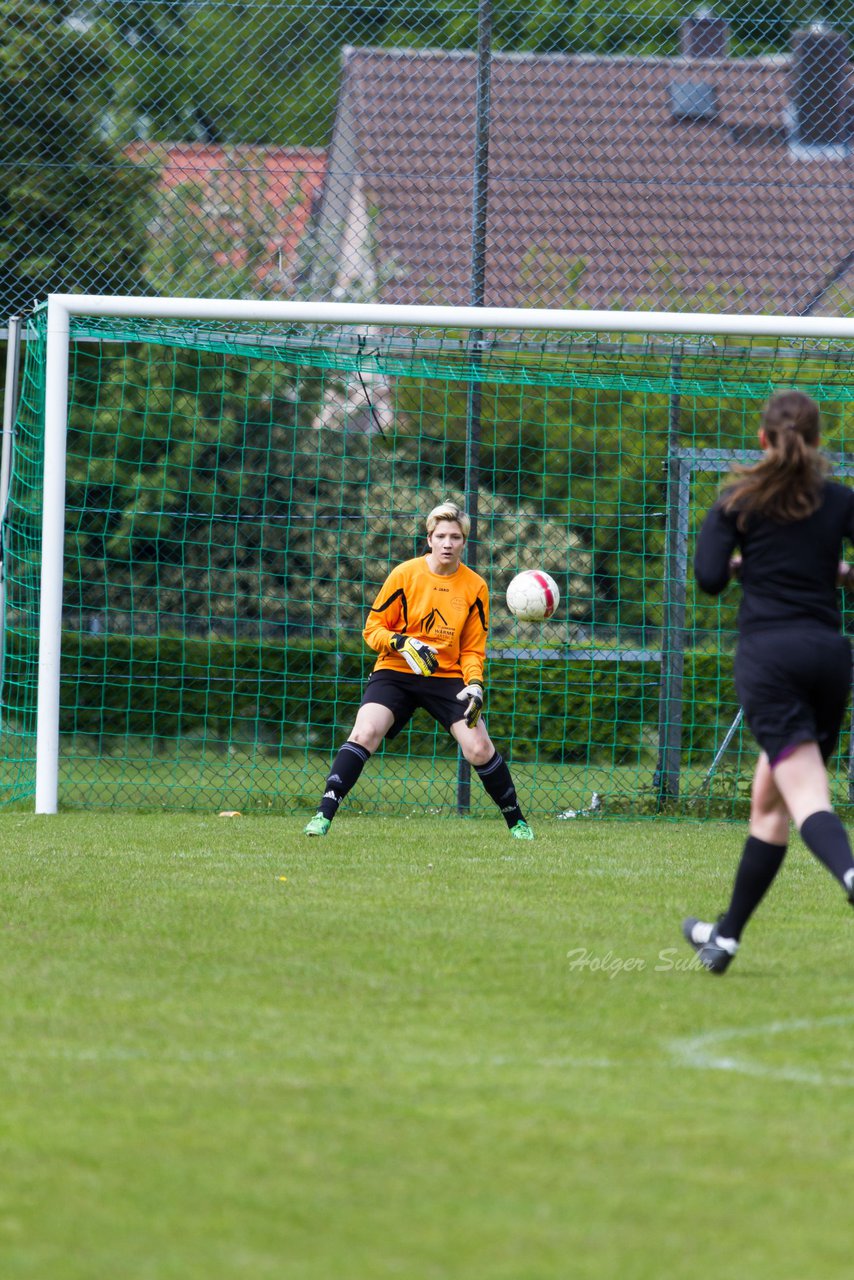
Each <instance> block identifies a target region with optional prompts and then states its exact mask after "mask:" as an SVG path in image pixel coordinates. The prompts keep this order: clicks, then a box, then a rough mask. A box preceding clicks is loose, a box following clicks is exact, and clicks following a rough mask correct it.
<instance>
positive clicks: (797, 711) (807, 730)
mask: <svg viewBox="0 0 854 1280" xmlns="http://www.w3.org/2000/svg"><path fill="white" fill-rule="evenodd" d="M735 688H736V692H737V694H738V699H739V702H740V703H741V705H742V707H743V708H744V718H745V720H746V721H747V723H748V725H749V726H750V730H751V732H752V734H753V736H754V738H755V739H756V741H757V742H758V743H759V745H760V747H761V748H762V750H763V751H764V752H765V753H766V754H767V756H768V759H769V760H770V761H771V763H772V764H775V763H776V762H777V761H778V760H779V759H780V757H781V756H783V755H784V754H785V753H786V751H787V749H791V748H792V747H796V746H799V745H800V744H801V743H802V742H817V743H818V746H819V750H820V751H821V754H822V756H823V758H824V760H825V761H827V760H829V759H830V757H831V756H832V755H833V752H834V751H835V750H836V744H837V742H838V740H839V733H840V730H841V728H842V722H843V720H844V718H845V708H846V706H847V705H848V696H849V694H850V692H851V645H850V643H849V641H848V639H847V637H846V636H842V635H839V634H838V633H837V632H835V631H830V630H828V629H825V628H819V627H815V628H812V629H803V630H799V631H757V632H755V633H753V634H751V635H747V636H744V637H743V638H742V639H741V640H739V642H738V649H737V651H736V655H735Z"/></svg>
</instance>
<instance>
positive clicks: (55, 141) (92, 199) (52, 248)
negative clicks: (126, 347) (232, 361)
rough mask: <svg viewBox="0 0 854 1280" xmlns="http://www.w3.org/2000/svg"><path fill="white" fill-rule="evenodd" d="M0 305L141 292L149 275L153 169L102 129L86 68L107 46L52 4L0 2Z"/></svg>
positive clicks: (105, 57) (101, 64)
mask: <svg viewBox="0 0 854 1280" xmlns="http://www.w3.org/2000/svg"><path fill="white" fill-rule="evenodd" d="M0 24H2V25H0V135H2V137H3V154H4V166H3V182H2V187H0V303H2V306H3V311H4V314H8V313H9V312H10V311H17V310H21V309H24V308H28V307H29V306H30V305H31V304H32V303H33V302H34V301H36V300H37V299H39V298H43V297H44V296H45V295H46V294H48V293H49V292H51V291H52V290H64V291H70V290H74V289H79V290H81V291H88V292H93V291H96V290H100V291H103V292H133V291H135V290H138V288H139V284H140V280H141V270H140V268H141V262H142V259H143V254H144V249H145V221H146V198H147V195H148V193H149V191H150V189H151V185H152V181H153V177H152V175H151V174H150V173H148V172H146V171H145V170H142V169H139V168H137V167H135V166H133V165H130V164H128V163H127V162H126V161H124V160H123V158H122V156H121V155H120V154H119V153H118V152H117V151H116V150H115V148H114V147H113V146H112V145H111V144H108V143H107V142H105V141H104V140H103V139H102V138H101V137H100V136H99V132H98V115H97V109H96V107H95V106H94V105H93V102H92V99H91V96H90V95H89V93H88V88H87V83H86V81H81V76H80V68H81V66H84V65H85V66H86V67H87V68H88V69H89V71H90V72H91V74H92V76H94V77H96V78H97V77H98V76H103V75H104V74H105V73H106V69H107V67H108V66H109V51H108V50H107V49H106V48H105V47H104V46H103V45H102V44H101V42H99V40H98V39H97V38H96V37H94V36H93V35H92V34H91V33H89V34H86V33H82V32H79V31H75V30H74V29H73V27H72V26H71V25H69V24H68V23H67V22H66V21H64V20H63V15H62V10H61V8H60V9H57V8H56V7H54V6H52V5H48V4H38V3H28V4H21V3H10V2H8V0H7V2H5V3H2V4H0Z"/></svg>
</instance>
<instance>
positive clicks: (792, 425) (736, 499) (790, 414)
mask: <svg viewBox="0 0 854 1280" xmlns="http://www.w3.org/2000/svg"><path fill="white" fill-rule="evenodd" d="M761 423H762V430H763V432H764V434H765V453H764V455H763V457H762V458H760V460H759V461H758V462H757V463H756V464H755V465H754V466H752V467H742V466H737V467H733V472H732V483H731V484H730V485H729V487H728V488H727V489H726V491H725V493H724V496H723V499H722V507H723V510H724V511H726V512H733V511H734V512H736V513H737V524H738V527H739V529H741V530H742V531H743V530H744V528H745V526H746V525H747V522H748V519H749V517H750V516H752V515H761V516H767V517H768V518H770V519H771V520H779V521H781V522H782V523H788V522H789V521H791V520H803V519H805V518H806V517H807V516H810V515H812V513H813V512H814V511H815V510H816V509H817V507H818V505H819V503H820V502H821V488H822V484H823V483H824V478H825V476H826V475H827V470H828V467H827V462H826V460H825V459H824V458H823V457H822V455H821V454H820V453H819V451H818V446H819V440H820V435H821V420H820V417H819V411H818V405H817V404H816V402H815V401H814V400H812V399H811V398H810V397H809V396H808V395H805V394H804V392H803V391H778V392H777V393H776V395H773V396H772V397H771V399H770V400H769V401H768V403H767V404H766V405H765V408H764V409H763V410H762V417H761Z"/></svg>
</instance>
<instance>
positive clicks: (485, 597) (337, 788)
mask: <svg viewBox="0 0 854 1280" xmlns="http://www.w3.org/2000/svg"><path fill="white" fill-rule="evenodd" d="M426 523H427V546H428V547H429V551H428V552H427V555H426V556H417V557H416V558H415V559H414V560H406V561H404V563H403V564H399V565H397V567H396V568H394V569H392V571H391V573H390V574H389V576H388V577H387V578H386V580H385V582H384V583H383V585H382V587H381V588H380V590H379V593H378V594H377V597H376V599H375V600H374V603H373V605H372V607H371V610H370V613H369V614H368V621H367V624H366V626H365V630H364V632H363V635H364V637H365V640H366V642H367V643H368V644H369V645H370V647H371V648H372V649H375V650H376V652H377V653H378V654H379V657H378V658H377V660H376V662H375V664H374V669H373V671H372V673H371V676H370V678H369V680H368V683H367V684H366V686H365V691H364V695H363V697H362V702H361V705H360V707H359V711H358V713H357V715H356V723H355V724H354V726H353V730H352V732H351V734H350V737H349V738H348V739H347V741H346V742H345V743H344V744H343V745H342V746H341V747H340V749H339V751H338V754H337V755H336V757H335V759H334V760H333V762H332V768H331V769H330V771H329V776H328V778H327V779H326V786H325V787H324V790H323V798H322V799H321V801H320V809H319V810H318V812H317V813H316V814H315V815H314V817H313V818H312V819H311V821H310V822H309V824H308V825H307V827H306V828H305V834H306V835H307V836H325V835H326V833H327V831H328V830H329V826H330V824H331V822H332V819H333V818H334V817H335V814H336V813H337V811H338V806H339V805H340V803H341V801H342V800H343V799H344V797H345V796H346V795H347V793H348V791H350V789H351V788H352V787H353V786H354V785H355V783H356V782H357V781H358V778H359V775H360V774H361V772H362V770H363V769H364V767H365V765H366V764H367V762H368V760H369V759H370V758H371V756H372V755H373V753H374V752H375V751H376V750H377V748H378V747H379V745H380V743H381V742H382V741H383V740H384V739H385V738H389V739H391V738H394V737H396V736H397V734H399V733H400V731H401V729H403V728H405V727H406V725H407V724H408V723H409V720H410V719H411V718H412V715H413V713H414V712H415V711H416V710H417V709H418V708H419V707H423V708H424V710H425V711H428V712H429V713H430V715H431V716H432V717H433V719H434V720H438V722H439V724H441V725H443V726H444V728H446V729H447V730H448V732H449V733H451V734H452V735H453V736H454V738H456V740H457V742H458V743H459V746H460V750H461V751H462V753H463V755H464V757H465V758H466V760H468V762H469V764H471V765H472V767H473V768H474V770H475V772H476V773H477V774H478V776H479V778H480V780H481V782H482V783H483V785H484V787H485V789H486V792H487V794H488V795H489V796H490V798H491V799H492V800H494V802H495V803H496V805H497V806H498V808H499V809H500V810H501V813H502V814H503V816H504V820H505V822H506V823H507V826H508V827H509V828H510V834H511V835H512V836H514V837H515V839H517V840H533V838H534V833H533V831H532V830H531V828H530V827H529V826H528V823H527V822H526V821H525V818H524V815H523V814H522V810H521V809H520V808H519V800H518V797H517V795H516V788H515V786H514V784H513V779H512V777H511V776H510V770H509V769H508V767H507V765H506V763H505V761H504V760H503V758H502V757H501V755H500V754H499V752H498V751H496V749H495V747H494V745H493V743H492V739H491V738H490V736H489V734H488V733H487V731H486V725H485V724H484V722H483V718H482V714H481V713H482V711H483V668H484V663H485V661H486V633H487V629H488V627H489V590H488V588H487V585H486V583H485V582H484V580H483V578H481V577H480V575H479V574H477V573H475V572H474V570H473V569H469V568H468V566H467V565H464V564H463V563H462V554H463V548H464V547H465V544H466V538H467V537H468V535H469V529H470V528H471V521H470V520H469V517H468V516H467V515H466V513H465V512H464V511H461V510H460V508H459V507H458V506H456V505H455V504H454V503H453V502H442V503H440V505H439V506H438V507H434V508H433V510H432V511H431V512H430V514H429V515H428V517H427V522H426Z"/></svg>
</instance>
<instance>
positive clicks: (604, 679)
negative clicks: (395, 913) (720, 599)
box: [60, 632, 736, 763]
mask: <svg viewBox="0 0 854 1280" xmlns="http://www.w3.org/2000/svg"><path fill="white" fill-rule="evenodd" d="M371 665H372V655H371V654H370V653H368V652H367V651H365V650H364V648H363V647H362V646H361V643H360V644H359V647H358V649H357V648H356V646H355V645H352V646H350V647H348V648H344V647H342V646H334V645H333V644H332V643H331V642H328V641H327V642H324V641H316V642H314V643H309V642H308V640H307V639H306V638H300V639H299V640H297V641H294V640H290V641H288V642H283V643H282V644H280V645H279V644H272V643H268V644H255V643H250V642H240V641H238V642H235V643H229V642H226V641H221V640H204V639H189V638H187V637H184V636H160V637H147V636H116V635H106V636H91V635H87V634H83V633H78V632H67V633H65V634H64V636H63V660H62V672H63V675H62V684H61V695H60V696H61V729H62V732H64V733H83V734H91V735H96V736H103V735H110V736H113V735H115V736H122V737H123V736H152V737H155V738H161V739H168V738H177V737H187V736H196V737H202V736H204V737H206V738H210V739H214V740H217V739H219V740H222V741H225V740H227V739H234V738H235V737H236V738H238V739H240V738H242V737H243V738H254V739H255V740H258V739H259V738H260V739H262V740H264V741H267V742H269V743H271V744H284V745H285V746H287V745H295V744H297V743H302V742H305V741H310V743H311V745H312V746H315V747H316V748H317V749H319V750H329V749H331V748H332V747H333V746H335V745H337V743H338V741H339V739H340V736H341V734H342V733H346V731H347V730H348V729H349V727H350V726H351V725H352V721H353V718H354V716H355V710H356V707H357V706H358V703H359V700H360V698H361V694H362V687H363V684H364V681H365V679H366V678H367V675H368V673H369V671H370V668H371ZM730 668H731V660H730V658H729V656H727V655H723V656H722V655H720V654H715V653H693V652H689V653H687V654H686V656H685V677H684V690H683V692H684V706H683V725H684V730H683V748H684V750H685V752H686V757H685V758H686V762H688V761H690V757H691V755H692V753H694V752H699V753H702V754H703V755H704V756H707V755H708V753H709V751H710V750H713V749H714V747H715V746H716V744H717V743H718V742H719V740H720V737H721V735H722V732H723V731H724V729H725V727H726V725H728V724H729V722H730V721H731V719H732V716H733V715H734V714H735V710H736V700H735V692H734V690H733V687H732V680H731V675H730ZM659 691H660V673H659V669H658V666H657V665H656V664H653V663H640V662H602V661H600V662H590V661H589V660H587V659H585V660H578V661H574V660H573V659H571V658H568V659H565V660H559V661H555V662H542V663H541V662H528V661H518V662H513V661H508V660H506V659H496V660H493V661H492V662H490V664H489V667H488V671H487V695H488V697H487V711H488V716H489V725H490V733H491V734H492V736H493V738H494V739H495V741H496V742H497V743H499V744H500V745H502V747H503V748H506V747H508V746H509V745H510V744H511V742H512V754H513V758H514V759H516V760H532V759H534V758H539V759H545V760H550V761H586V760H598V761H602V760H605V759H610V760H613V762H614V763H621V762H626V761H630V760H632V759H636V758H637V756H638V753H639V751H645V750H650V751H651V750H654V749H655V748H656V746H657V736H658V714H659V706H658V704H659ZM444 741H445V740H444V735H443V734H439V735H437V734H436V731H435V729H434V727H433V725H432V722H430V721H429V720H428V719H427V718H426V717H416V719H415V721H414V726H413V728H412V729H411V730H410V732H409V740H408V744H407V745H408V748H409V750H411V751H415V752H418V753H424V752H432V751H433V750H435V749H436V747H437V743H438V744H439V746H440V749H443V747H444Z"/></svg>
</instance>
